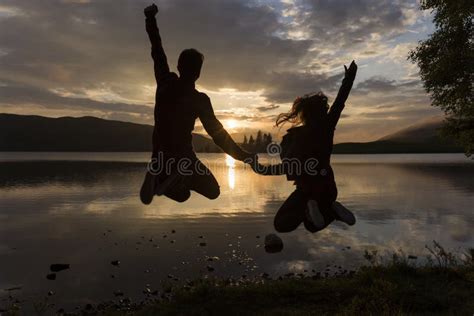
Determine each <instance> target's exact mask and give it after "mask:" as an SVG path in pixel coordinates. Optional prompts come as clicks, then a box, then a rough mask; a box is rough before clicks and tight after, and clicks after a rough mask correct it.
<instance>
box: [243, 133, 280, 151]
mask: <svg viewBox="0 0 474 316" xmlns="http://www.w3.org/2000/svg"><path fill="white" fill-rule="evenodd" d="M272 142H273V138H272V134H270V133H268V134H266V133H262V131H258V132H257V135H256V136H255V137H254V136H253V135H250V136H249V137H247V135H244V142H243V143H242V147H243V148H244V149H245V150H247V151H250V152H257V153H263V152H266V151H267V146H268V145H269V144H270V143H272Z"/></svg>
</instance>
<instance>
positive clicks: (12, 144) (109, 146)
mask: <svg viewBox="0 0 474 316" xmlns="http://www.w3.org/2000/svg"><path fill="white" fill-rule="evenodd" d="M152 134H153V126H150V125H142V124H135V123H128V122H120V121H110V120H104V119H100V118H96V117H80V118H74V117H61V118H49V117H42V116H30V115H28V116H25V115H15V114H0V151H92V152H101V151H111V152H114V151H115V152H117V151H124V152H130V151H151V138H152ZM193 145H194V148H195V150H196V151H213V152H215V151H219V148H218V147H217V146H216V145H215V144H214V142H213V141H212V140H211V139H209V138H207V137H205V136H203V135H199V134H193Z"/></svg>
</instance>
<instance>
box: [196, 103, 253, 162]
mask: <svg viewBox="0 0 474 316" xmlns="http://www.w3.org/2000/svg"><path fill="white" fill-rule="evenodd" d="M202 97H203V102H202V104H201V105H202V108H201V110H200V113H199V119H200V120H201V123H202V125H203V126H204V129H205V130H206V132H207V133H208V134H209V135H210V136H211V137H212V140H214V142H215V143H216V145H217V146H219V147H220V148H222V150H224V152H225V153H226V154H228V155H230V156H232V157H233V158H235V159H237V160H240V161H244V160H245V161H246V162H250V161H252V159H253V157H254V155H253V154H251V153H248V152H246V151H245V150H243V149H242V148H240V146H239V145H237V144H236V143H235V142H234V140H233V139H232V137H230V135H229V133H227V131H226V130H225V129H224V126H222V124H221V122H219V120H218V119H217V117H216V115H215V114H214V110H213V109H212V105H211V101H210V100H209V97H208V96H206V95H204V94H203V95H202Z"/></svg>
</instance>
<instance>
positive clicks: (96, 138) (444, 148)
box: [0, 114, 462, 154]
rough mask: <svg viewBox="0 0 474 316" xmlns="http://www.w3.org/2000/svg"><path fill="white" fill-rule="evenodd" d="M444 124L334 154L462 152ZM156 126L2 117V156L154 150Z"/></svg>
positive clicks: (197, 141)
mask: <svg viewBox="0 0 474 316" xmlns="http://www.w3.org/2000/svg"><path fill="white" fill-rule="evenodd" d="M441 124H442V120H441V119H438V120H430V121H425V122H421V123H419V124H416V125H413V126H410V127H408V128H405V129H402V130H400V131H398V132H396V133H394V134H390V135H387V136H384V137H382V138H380V139H379V140H377V141H374V142H368V143H341V144H336V145H335V146H334V152H335V153H341V154H359V153H360V154H362V153H440V152H448V153H449V152H462V149H461V148H460V147H458V146H455V145H454V144H453V143H452V142H446V141H443V140H441V139H440V138H439V137H438V135H437V130H438V129H439V128H440V127H441ZM152 133H153V127H152V126H150V125H142V124H135V123H129V122H120V121H111V120H104V119H99V118H95V117H80V118H73V117H61V118H49V117H42V116H30V115H27V116H26V115H15V114H0V151H91V152H101V151H103V152H105V151H109V152H118V151H124V152H130V151H151V136H152ZM193 145H194V148H195V150H196V151H197V152H221V150H220V148H219V147H217V146H216V145H215V144H214V142H213V141H212V140H211V139H210V138H207V137H205V136H203V135H200V134H193Z"/></svg>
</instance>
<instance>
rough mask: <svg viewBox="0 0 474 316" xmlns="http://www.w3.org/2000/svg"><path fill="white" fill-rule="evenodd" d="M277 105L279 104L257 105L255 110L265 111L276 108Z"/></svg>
mask: <svg viewBox="0 0 474 316" xmlns="http://www.w3.org/2000/svg"><path fill="white" fill-rule="evenodd" d="M279 107H280V106H279V105H276V104H270V105H266V106H259V107H257V110H259V111H260V112H267V111H271V110H275V109H278V108H279Z"/></svg>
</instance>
